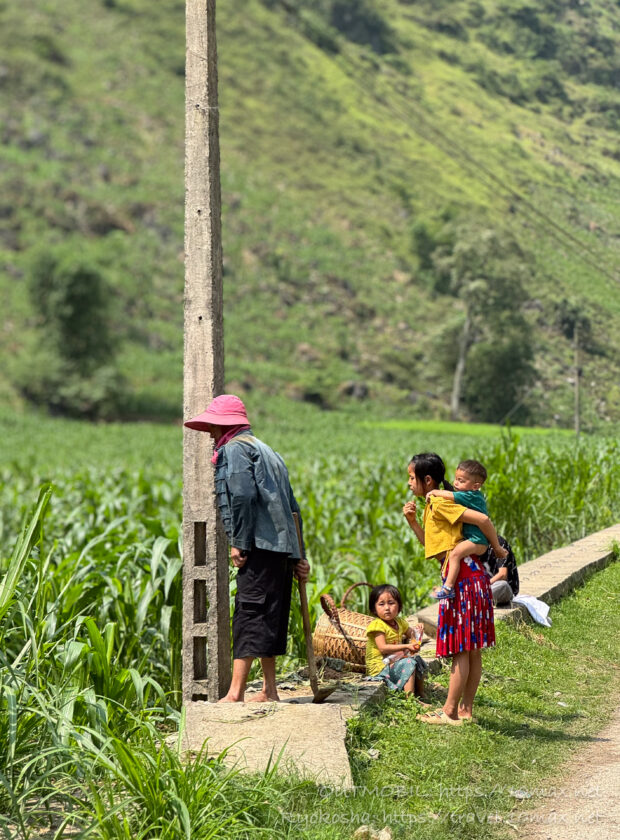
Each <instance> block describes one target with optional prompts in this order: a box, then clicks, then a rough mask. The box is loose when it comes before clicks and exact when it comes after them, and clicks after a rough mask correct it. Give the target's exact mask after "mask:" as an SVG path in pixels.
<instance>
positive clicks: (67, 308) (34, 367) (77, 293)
mask: <svg viewBox="0 0 620 840" xmlns="http://www.w3.org/2000/svg"><path fill="white" fill-rule="evenodd" d="M28 290H29V294H30V298H31V302H32V305H33V308H34V310H35V312H36V313H37V316H38V323H37V328H36V330H35V334H34V337H33V342H32V346H31V348H30V350H29V352H28V353H27V355H26V356H25V358H22V359H21V360H20V362H19V364H18V366H17V369H16V371H15V372H14V376H13V378H14V379H16V385H17V386H18V388H19V389H20V390H21V392H22V393H23V394H24V396H25V397H26V398H27V399H28V400H30V401H31V402H33V403H36V404H37V405H39V406H40V405H44V406H46V407H47V408H49V409H50V410H51V411H52V412H54V413H57V414H65V415H68V416H73V417H86V418H88V419H98V418H104V417H110V416H113V415H115V414H116V413H117V410H118V400H119V398H120V395H121V393H122V390H123V382H122V378H121V377H120V375H119V374H118V372H117V370H116V367H115V365H114V356H115V349H114V343H113V337H112V334H111V329H110V315H109V310H110V302H111V291H110V288H109V286H108V284H107V283H106V280H105V277H104V276H103V274H102V272H101V269H100V268H99V267H98V266H97V264H96V263H95V262H94V261H93V260H92V259H91V258H89V256H88V255H87V253H86V252H85V251H84V249H83V247H81V246H80V245H77V246H76V243H73V242H70V243H67V244H65V245H63V246H59V247H57V248H55V249H53V248H48V249H46V250H44V251H39V252H37V253H36V254H35V256H34V257H33V259H32V262H31V266H30V271H29V275H28Z"/></svg>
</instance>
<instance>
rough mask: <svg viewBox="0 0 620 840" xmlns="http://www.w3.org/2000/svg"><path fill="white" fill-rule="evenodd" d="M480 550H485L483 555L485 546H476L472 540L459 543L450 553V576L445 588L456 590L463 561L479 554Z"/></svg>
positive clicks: (447, 578)
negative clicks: (455, 586)
mask: <svg viewBox="0 0 620 840" xmlns="http://www.w3.org/2000/svg"><path fill="white" fill-rule="evenodd" d="M479 548H482V549H483V552H482V553H484V551H486V547H485V546H479V545H476V543H473V542H471V541H470V540H462V541H461V542H460V543H458V545H455V546H454V548H453V549H452V551H451V552H450V557H449V558H448V575H447V577H446V582H445V586H449V587H451V588H454V584H455V583H456V579H457V578H458V576H459V571H460V568H461V561H462V560H464V559H465V558H466V557H469V555H470V554H478V553H479V552H478V549H479Z"/></svg>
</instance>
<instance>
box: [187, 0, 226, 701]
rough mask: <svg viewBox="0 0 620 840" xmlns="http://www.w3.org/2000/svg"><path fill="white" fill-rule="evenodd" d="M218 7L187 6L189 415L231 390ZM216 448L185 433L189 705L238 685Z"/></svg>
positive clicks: (211, 2)
mask: <svg viewBox="0 0 620 840" xmlns="http://www.w3.org/2000/svg"><path fill="white" fill-rule="evenodd" d="M218 128H219V119H218V102H217V51H216V43H215V0H186V59H185V333H184V377H183V416H184V418H185V419H188V418H190V417H193V416H195V415H196V414H198V413H200V412H201V411H203V410H204V409H205V408H206V406H207V405H208V403H209V402H210V401H211V399H212V398H213V397H214V396H216V395H218V394H221V393H222V390H223V387H224V339H223V318H222V298H223V295H222V236H221V196H220V152H219V132H218ZM211 454H212V448H211V439H210V437H209V436H208V435H207V434H206V433H197V432H195V431H191V430H189V429H184V434H183V701H184V702H185V703H187V702H190V701H191V700H197V699H201V700H203V699H206V698H207V697H208V699H209V700H217V699H219V698H220V697H222V696H223V695H224V694H225V693H226V691H227V690H228V686H229V683H230V629H229V618H230V612H229V590H228V557H227V547H226V538H225V535H224V533H223V530H222V527H221V525H220V523H219V520H218V517H217V511H216V501H215V492H214V483H213V465H212V464H211V462H210V457H211Z"/></svg>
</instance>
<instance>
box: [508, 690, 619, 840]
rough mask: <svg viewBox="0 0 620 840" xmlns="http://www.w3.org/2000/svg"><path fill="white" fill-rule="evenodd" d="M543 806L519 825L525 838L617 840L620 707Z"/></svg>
mask: <svg viewBox="0 0 620 840" xmlns="http://www.w3.org/2000/svg"><path fill="white" fill-rule="evenodd" d="M555 791H556V793H555V795H554V796H549V798H548V799H546V800H545V804H544V806H543V807H541V808H538V809H536V810H531V811H526V810H525V809H523V810H522V811H521V812H520V813H519V814H518V820H514V817H515V816H517V815H516V814H513V818H512V819H513V820H514V822H518V824H519V835H518V836H519V838H521V840H525V838H527V840H582V838H584V837H587V838H588V840H612V838H613V837H618V836H619V832H620V828H619V827H620V707H618V709H617V710H616V713H615V715H614V718H613V720H612V721H611V723H610V724H609V725H608V726H607V727H606V728H605V729H604V730H603V731H602V732H600V733H599V734H598V736H595V740H594V741H593V743H592V744H591V745H589V746H588V747H586V748H585V749H583V750H582V751H581V752H579V753H578V754H577V755H576V757H575V758H573V759H572V760H571V761H570V762H569V763H568V764H567V765H566V766H565V768H564V769H563V771H562V775H561V776H560V779H559V780H558V782H557V783H556V785H555Z"/></svg>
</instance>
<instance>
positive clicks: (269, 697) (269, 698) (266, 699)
mask: <svg viewBox="0 0 620 840" xmlns="http://www.w3.org/2000/svg"><path fill="white" fill-rule="evenodd" d="M279 702H280V698H279V697H278V695H277V694H267V692H266V691H258V692H257V693H256V694H253V695H252V696H251V697H250V698H249V699H248V703H279Z"/></svg>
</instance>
